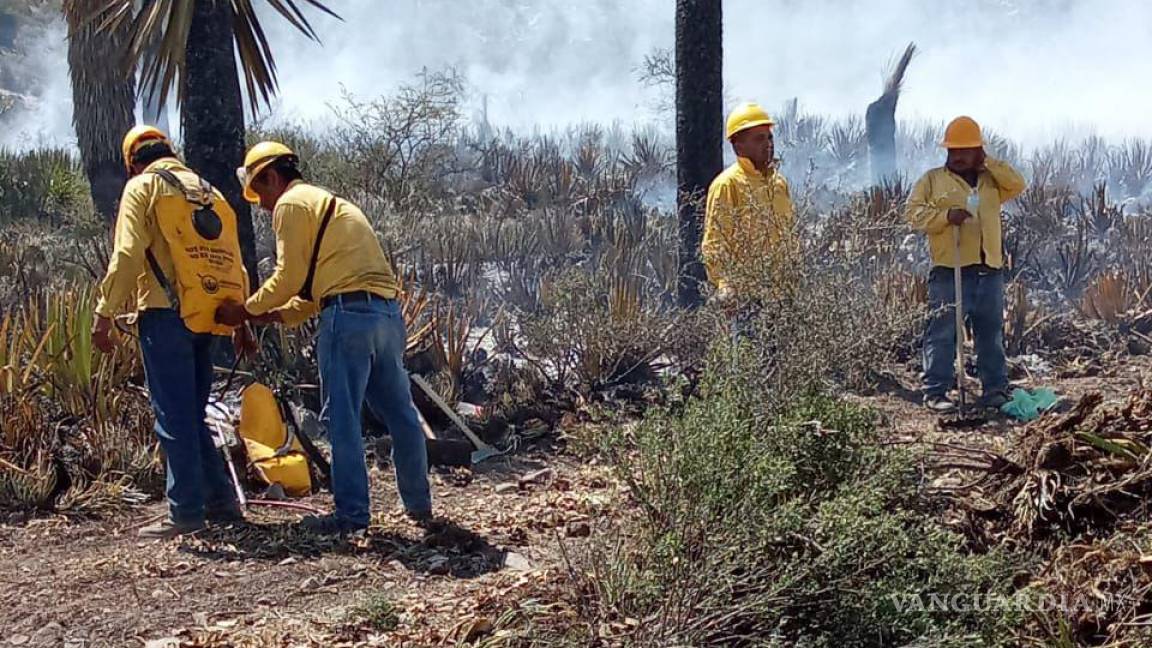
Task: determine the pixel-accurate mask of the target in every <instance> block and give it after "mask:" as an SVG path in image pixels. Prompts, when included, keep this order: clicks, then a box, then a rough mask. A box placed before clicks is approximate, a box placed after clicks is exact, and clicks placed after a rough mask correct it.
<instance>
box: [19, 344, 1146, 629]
mask: <svg viewBox="0 0 1152 648" xmlns="http://www.w3.org/2000/svg"><path fill="white" fill-rule="evenodd" d="M1149 375H1152V359H1149V358H1134V359H1129V360H1124V361H1122V362H1117V363H1112V364H1109V365H1108V366H1105V367H1101V368H1099V369H1098V370H1096V369H1093V370H1090V371H1087V372H1084V371H1079V370H1076V371H1072V372H1064V373H1063V374H1061V373H1059V372H1055V373H1053V374H1052V375H1048V376H1032V377H1031V378H1030V379H1029V380H1027V386H1030V387H1039V386H1050V387H1053V388H1055V389H1056V390H1057V391H1058V392H1059V393H1061V394H1062V395H1065V396H1067V397H1068V399H1069V401H1070V402H1074V401H1075V400H1076V399H1078V398H1079V397H1080V396H1082V395H1083V394H1085V393H1089V392H1094V391H1098V392H1101V393H1102V394H1103V395H1104V396H1105V398H1106V399H1107V400H1121V399H1123V398H1124V397H1125V396H1126V395H1127V394H1128V393H1129V392H1130V391H1131V390H1132V389H1134V388H1136V387H1138V386H1140V384H1141V381H1142V380H1143V379H1144V378H1145V377H1146V376H1149ZM888 377H889V380H887V381H886V383H887V384H886V385H884V386H883V388H882V389H881V390H880V391H879V392H878V393H876V394H872V395H869V396H851V397H850V398H851V399H853V400H856V401H858V402H861V403H862V404H866V405H869V406H872V407H875V408H876V409H878V410H879V411H880V412H881V413H882V414H883V415H884V417H885V419H886V421H887V422H888V425H889V426H890V438H894V439H898V440H903V441H907V442H911V443H919V442H925V441H943V442H950V443H958V444H964V445H969V446H973V445H974V446H982V447H987V448H989V449H994V450H997V451H1002V450H1004V449H1005V447H1006V446H1007V444H1010V443H1012V440H1013V438H1014V436H1013V433H1014V432H1016V431H1018V430H1019V429H1020V426H1019V425H1016V424H1012V423H1010V422H1006V421H1002V420H1001V421H992V422H989V423H988V424H986V425H984V426H981V427H979V428H976V429H971V430H959V431H956V430H948V431H944V430H940V429H939V428H938V427H937V426H936V419H935V418H934V417H933V416H931V415H930V414H928V413H927V412H926V411H925V410H923V409H922V408H921V407H920V406H919V397H918V395H917V394H916V392H915V389H916V377H915V375H913V374H912V372H911V371H908V370H906V369H904V368H900V367H895V368H892V369H891V371H890V372H888ZM373 483H374V498H375V499H374V508H375V510H377V511H379V512H380V513H379V514H378V515H377V516H376V518H375V519H374V521H373V525H372V527H371V529H370V530H369V531H368V533H367V534H365V535H363V536H362V537H352V538H347V539H319V538H316V537H313V536H310V535H308V534H306V533H304V532H302V531H299V530H297V529H296V528H294V526H293V524H292V523H293V522H294V521H295V520H297V519H298V518H299V516H300V513H299V512H294V511H284V510H280V509H267V508H257V509H254V510H253V512H252V513H251V514H250V523H249V524H247V525H242V526H235V527H228V528H221V529H209V530H207V531H205V532H202V533H201V534H198V535H197V536H195V537H190V538H185V539H181V540H175V541H168V542H162V541H152V542H141V541H139V540H138V539H137V538H136V536H135V535H134V532H135V529H136V528H139V527H140V526H142V525H144V524H146V523H148V522H150V521H152V520H154V519H156V517H157V516H159V515H162V514H163V512H164V508H163V505H161V504H159V503H157V504H151V505H148V506H143V507H134V508H131V509H128V510H127V511H126V512H124V513H123V514H122V515H121V516H119V517H116V518H114V519H106V520H102V521H98V520H92V521H83V520H74V519H66V518H63V517H42V518H38V519H33V520H31V521H27V522H21V523H19V524H8V525H0V646H7V645H12V646H68V647H76V648H79V647H81V646H83V647H84V648H89V647H95V646H111V647H116V648H120V647H133V646H153V647H159V646H285V647H286V646H451V645H462V644H465V643H469V642H471V641H472V640H475V639H477V638H482V637H488V638H493V637H495V638H500V637H501V635H502V634H503V633H506V632H510V631H509V630H506V629H505V628H507V627H510V624H509V620H510V619H512V618H514V615H515V614H516V613H517V612H518V611H519V612H526V613H527V612H530V613H531V614H535V615H538V616H542V617H548V616H549V615H552V616H554V617H565V616H568V617H572V616H573V615H574V613H573V610H571V608H570V606H568V603H566V602H565V600H567V599H570V597H568V596H565V595H564V592H562V588H564V587H570V585H567V584H566V582H567V581H565V580H564V578H563V576H564V574H565V572H566V570H567V569H569V566H568V557H569V556H570V555H573V554H576V553H579V552H580V551H581V550H582V549H584V548H587V547H590V546H591V544H590V543H592V542H595V541H597V540H603V539H605V538H608V539H611V538H612V537H613V534H615V533H617V529H618V528H619V526H618V523H619V521H620V519H621V518H623V516H625V515H627V512H628V508H629V507H628V506H627V504H626V498H625V496H624V495H623V489H622V487H621V486H620V485H619V484H618V483H617V482H616V481H615V480H614V479H613V478H612V475H611V473H610V470H609V469H608V468H607V467H606V466H603V465H599V464H597V463H596V462H595V461H588V460H583V459H579V458H576V457H572V456H566V455H563V454H556V453H554V452H551V451H549V452H542V451H529V452H523V453H521V454H519V455H516V456H513V457H508V458H497V459H493V460H490V461H488V462H486V463H484V464H482V465H481V466H478V467H477V468H476V470H475V471H469V470H456V471H454V472H438V473H437V474H435V475H434V476H433V489H434V496H435V498H436V507H437V511H438V513H439V514H440V515H441V516H442V517H443V518H444V522H443V523H442V524H438V525H436V526H435V527H434V528H432V529H430V530H424V529H421V528H418V527H417V526H415V525H413V524H411V523H410V522H408V521H407V520H406V519H405V518H404V517H403V516H402V515H401V514H399V512H398V511H399V508H398V503H397V500H396V496H395V493H394V490H393V480H392V476H391V472H390V470H386V471H384V472H381V471H380V470H379V469H376V468H374V469H373ZM304 502H305V503H308V504H311V505H314V506H319V507H326V506H328V505H329V504H330V500H329V499H328V497H327V496H326V495H318V496H313V497H311V498H308V499H307V500H304Z"/></svg>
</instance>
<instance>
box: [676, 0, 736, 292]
mask: <svg viewBox="0 0 1152 648" xmlns="http://www.w3.org/2000/svg"><path fill="white" fill-rule="evenodd" d="M720 5H721V3H720V2H719V0H677V1H676V184H677V205H676V206H677V218H678V222H679V227H680V249H679V265H680V274H679V276H680V280H679V286H678V288H679V290H678V293H679V301H680V305H681V306H682V307H685V308H695V307H696V306H699V305H700V301H701V300H700V284H701V283H702V282H703V281H704V278H705V276H704V267H703V265H702V264H701V263H700V230H701V224H702V223H703V220H704V218H703V216H704V197H705V196H706V194H707V191H708V185H709V184H711V183H712V180H713V178H715V177H716V175H717V174H718V173H720V171H721V170H722V168H723V166H724V144H723V139H722V137H721V133H722V130H723V122H724V99H723V95H724V87H723V86H724V70H723V65H724V50H723V36H724V26H723V21H722V12H721V9H720Z"/></svg>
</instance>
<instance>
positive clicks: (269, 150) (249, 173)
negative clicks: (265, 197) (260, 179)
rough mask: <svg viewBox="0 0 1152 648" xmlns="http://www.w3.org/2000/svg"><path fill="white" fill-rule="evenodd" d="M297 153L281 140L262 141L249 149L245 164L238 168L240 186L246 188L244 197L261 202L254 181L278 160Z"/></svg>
mask: <svg viewBox="0 0 1152 648" xmlns="http://www.w3.org/2000/svg"><path fill="white" fill-rule="evenodd" d="M295 155H296V154H295V153H293V152H292V149H290V148H288V147H287V146H285V145H283V144H281V143H280V142H260V143H259V144H257V145H255V146H253V147H252V148H250V149H248V153H247V154H246V155H245V156H244V166H242V167H240V168H239V169H236V177H237V178H238V179H239V180H240V186H241V187H243V188H244V199H245V200H247V201H248V202H250V203H256V202H260V196H259V194H257V193H256V192H255V191H253V190H252V181H253V180H254V179H256V176H258V175H260V172H262V171H263V170H264V169H266V168H268V165H270V164H272V163H273V162H275V161H276V160H279V159H280V158H282V157H287V156H293V157H295Z"/></svg>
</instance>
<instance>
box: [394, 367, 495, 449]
mask: <svg viewBox="0 0 1152 648" xmlns="http://www.w3.org/2000/svg"><path fill="white" fill-rule="evenodd" d="M410 378H411V379H412V382H413V383H415V384H416V386H417V387H419V388H420V389H421V391H423V392H424V393H425V394H427V395H428V398H430V399H432V402H433V403H435V404H436V406H437V407H439V408H440V409H441V410H442V411H443V412H444V414H445V415H446V416H447V417H448V418H449V419H450V420H451V421H452V422H453V423H455V424H456V427H458V428H460V431H461V432H463V433H464V436H466V437H468V440H469V441H471V442H472V445H474V446H476V450H475V451H473V452H472V463H474V464H478V463H480V462H482V461H484V460H485V459H490V458H492V457H496V456H499V455H502V454H506V453H507V452H509V451H510V450H511V449H512V448H507V449H505V450H500V449H498V448H496V447H495V446H493V445H491V444H488V443H485V442H484V440H483V439H481V438H480V437H478V436H476V433H475V432H473V431H472V429H471V428H469V427H468V424H467V423H465V422H464V419H462V418H460V415H459V414H457V413H456V411H455V410H453V409H452V408H451V407H449V406H448V403H446V402H444V399H443V398H442V397H441V396H440V394H438V393H436V390H435V389H433V388H432V385H429V384H428V381H427V380H424V377H423V376H421V375H419V374H411V375H410Z"/></svg>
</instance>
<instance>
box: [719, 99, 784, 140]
mask: <svg viewBox="0 0 1152 648" xmlns="http://www.w3.org/2000/svg"><path fill="white" fill-rule="evenodd" d="M775 125H776V122H775V121H774V120H773V119H772V118H771V117H769V116H768V113H767V112H765V110H764V109H763V108H761V107H760V104H757V103H746V104H741V105H739V106H737V107H736V109H735V110H733V111H732V114H730V115H728V124H727V127H726V128H725V135H724V137H726V138H727V139H732V136H733V135H735V134H736V133H739V132H741V131H746V130H748V129H749V128H756V127H757V126H775Z"/></svg>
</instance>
